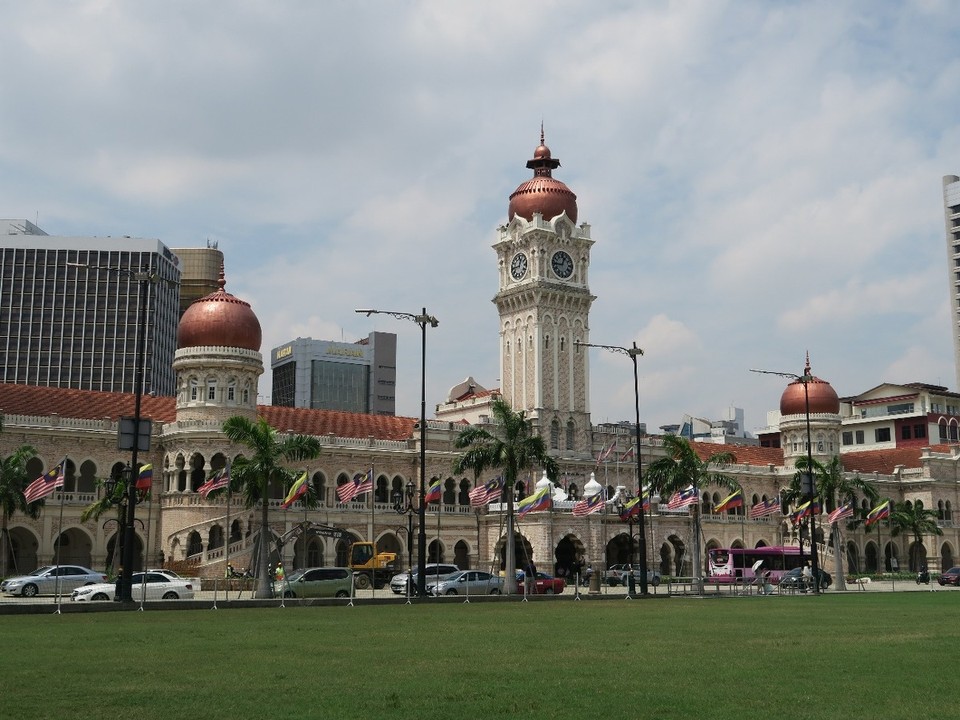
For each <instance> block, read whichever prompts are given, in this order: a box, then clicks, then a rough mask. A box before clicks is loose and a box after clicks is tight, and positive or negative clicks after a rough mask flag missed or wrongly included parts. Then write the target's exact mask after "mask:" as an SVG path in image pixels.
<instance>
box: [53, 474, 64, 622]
mask: <svg viewBox="0 0 960 720" xmlns="http://www.w3.org/2000/svg"><path fill="white" fill-rule="evenodd" d="M63 474H64V476H66V474H67V459H66V458H64V459H63ZM66 489H67V488H66V487H65V485H61V486H60V522H59V524H58V526H57V551H56V556H57V557H56V566H57V571H56V572H57V582H56V585H55V586H54V588H55V591H56V594H57V612H56V613H55V614H56V615H59V614H60V602H61V601H62V599H63V593H62V592H61V591H60V585H61V581H60V546H61V545H63V502H64V500H65V499H66V495H67V493H66Z"/></svg>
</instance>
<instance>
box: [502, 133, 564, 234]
mask: <svg viewBox="0 0 960 720" xmlns="http://www.w3.org/2000/svg"><path fill="white" fill-rule="evenodd" d="M527 167H528V168H531V169H532V170H533V178H532V179H530V180H527V181H526V182H523V183H521V184H520V186H519V187H518V188H517V189H516V190H514V191H513V194H511V195H510V206H509V207H508V208H507V221H508V222H509V221H510V220H513V217H514V216H515V215H519V216H520V217H522V218H525V219H526V220H533V215H534V213H540V214H541V215H542V216H543V219H544V220H551V219H553V218H555V217H557V216H558V215H560V214H561V213H564V212H566V213H567V217H568V218H570V220H571V221H572V222H574V223H576V222H577V196H576V195H574V193H573V192H572V191H571V190H570V188H568V187H567V186H566V185H564V184H563V183H562V182H560V181H559V180H555V179H554V178H553V176H552V172H553V170H554V169H555V168H558V167H560V161H559V160H554V159H553V158H552V157H551V155H550V148H548V147H547V146H546V145H544V143H543V128H541V129H540V145H539V146H538V147H537V149H536V150H534V151H533V159H532V160H528V161H527Z"/></svg>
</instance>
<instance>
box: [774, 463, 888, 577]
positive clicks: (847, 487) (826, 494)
mask: <svg viewBox="0 0 960 720" xmlns="http://www.w3.org/2000/svg"><path fill="white" fill-rule="evenodd" d="M807 464H808V463H807V458H806V457H801V458H798V459H797V464H796V469H797V472H796V473H795V474H794V476H793V479H792V480H791V481H790V486H789V487H788V488H787V489H786V490H784V492H783V495H782V497H781V499H782V500H783V502H784V503H791V502H796V501H798V500H800V499H803V490H802V487H801V483H802V476H803V475H804V474H805V473H806V472H807ZM813 478H814V484H815V486H816V487H815V496H816V497H819V498H820V501H821V502H822V503H824V505H823V507H824V508H830V509H833V508H838V507H840V506H841V505H843V504H844V503H848V502H849V503H852V504H853V503H854V501H855V500H856V497H857V495H858V494H859V495H863V496H864V497H865V498H866V499H867V500H869V501H870V503H871V507H872V505H873V504H874V503H876V501H877V498H879V497H880V493H878V492H877V490H876V488H874V487H873V485H871V484H870V483H869V482H867V481H866V480H864V479H862V478H861V477H860V476H859V475H854V476H853V477H847V473H846V471H845V470H844V469H843V463H842V462H841V461H840V456H839V455H834V456H833V457H832V458H830V462H828V463H827V464H826V465H824V464H823V463H821V462H818V461H817V460H814V461H813ZM859 522H860V520H859V519H857V520H853V521H852V522H851V523H850V524H851V525H856V524H857V523H859ZM810 547H811V548H812V549H811V552H816V550H815V549H813V547H814V543H811V546H810ZM833 562H834V568H833V569H834V575H833V576H834V578H836V582H837V584H836V585H835V587H836V589H837V590H846V589H847V584H846V582H845V581H844V575H843V540H842V538H841V537H840V532H839V528H837V529H836V531H835V532H834V533H833Z"/></svg>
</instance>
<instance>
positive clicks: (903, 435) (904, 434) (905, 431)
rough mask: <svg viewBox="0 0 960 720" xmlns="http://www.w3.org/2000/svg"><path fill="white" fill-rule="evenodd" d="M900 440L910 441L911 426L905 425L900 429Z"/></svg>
mask: <svg viewBox="0 0 960 720" xmlns="http://www.w3.org/2000/svg"><path fill="white" fill-rule="evenodd" d="M900 439H901V440H909V439H910V426H909V425H904V426H903V427H901V428H900Z"/></svg>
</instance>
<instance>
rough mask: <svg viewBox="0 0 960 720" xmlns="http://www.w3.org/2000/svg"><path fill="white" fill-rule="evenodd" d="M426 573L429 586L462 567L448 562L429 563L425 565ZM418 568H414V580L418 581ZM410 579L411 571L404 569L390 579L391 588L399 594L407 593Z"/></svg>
mask: <svg viewBox="0 0 960 720" xmlns="http://www.w3.org/2000/svg"><path fill="white" fill-rule="evenodd" d="M423 567H424V575H425V576H426V583H427V587H430V583H433V582H436V581H437V580H439V579H440V578H442V577H446V576H447V575H450V574H451V573H455V572H460V568H458V567H457V566H456V565H448V564H446V563H428V564H426V565H424V566H423ZM417 570H418V568H416V567H415V568H414V569H413V581H414V583H416V581H417ZM409 581H410V573H409V572H408V571H404V572H401V573H397V574H396V575H394V576H393V577H392V578H391V579H390V589H391V590H393V592H394V593H396V594H397V595H405V594H406V592H407V583H408V582H409Z"/></svg>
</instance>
